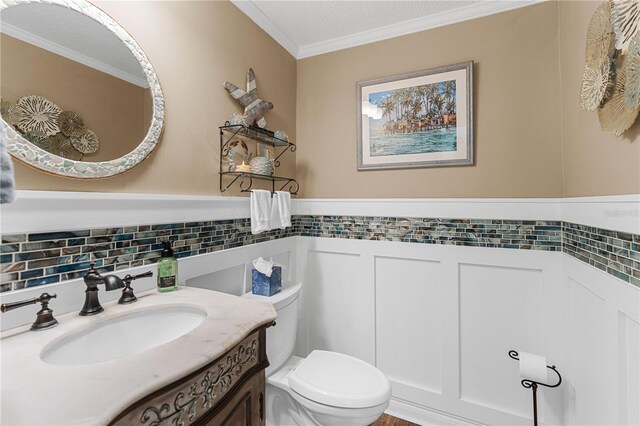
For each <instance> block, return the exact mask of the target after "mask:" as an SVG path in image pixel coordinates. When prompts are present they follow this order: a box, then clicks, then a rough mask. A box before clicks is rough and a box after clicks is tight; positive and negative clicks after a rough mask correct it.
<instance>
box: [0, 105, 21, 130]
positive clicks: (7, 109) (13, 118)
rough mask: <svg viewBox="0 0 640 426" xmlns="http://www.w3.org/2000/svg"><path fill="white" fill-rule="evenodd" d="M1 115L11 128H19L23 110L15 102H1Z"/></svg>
mask: <svg viewBox="0 0 640 426" xmlns="http://www.w3.org/2000/svg"><path fill="white" fill-rule="evenodd" d="M0 114H1V115H2V118H3V119H4V121H6V122H7V123H8V124H9V125H11V126H17V125H18V123H19V122H20V119H21V118H22V110H21V109H20V108H19V107H18V105H17V104H15V103H13V102H7V101H2V102H0Z"/></svg>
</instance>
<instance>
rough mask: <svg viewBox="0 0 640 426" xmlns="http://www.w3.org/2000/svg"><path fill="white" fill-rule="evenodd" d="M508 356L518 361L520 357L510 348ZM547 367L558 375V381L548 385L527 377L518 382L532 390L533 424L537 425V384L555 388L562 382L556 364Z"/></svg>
mask: <svg viewBox="0 0 640 426" xmlns="http://www.w3.org/2000/svg"><path fill="white" fill-rule="evenodd" d="M509 357H511V358H512V359H515V360H516V361H520V358H518V351H514V350H510V351H509ZM547 368H548V369H549V370H553V372H554V373H556V374H557V375H558V383H556V384H555V385H548V384H546V383H540V382H536V381H534V380H529V379H522V380H521V381H520V383H522V386H524V387H525V388H527V389H531V391H532V392H533V425H534V426H538V398H537V395H536V392H537V391H538V385H540V386H546V387H548V388H557V387H558V386H560V383H562V376H561V375H560V372H558V370H556V366H555V365H551V366H549V365H547Z"/></svg>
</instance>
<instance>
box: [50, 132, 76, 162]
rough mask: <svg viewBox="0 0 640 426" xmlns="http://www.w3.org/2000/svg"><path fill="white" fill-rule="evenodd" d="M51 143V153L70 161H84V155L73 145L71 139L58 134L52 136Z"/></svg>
mask: <svg viewBox="0 0 640 426" xmlns="http://www.w3.org/2000/svg"><path fill="white" fill-rule="evenodd" d="M49 140H50V141H51V148H50V152H51V153H52V154H54V155H57V156H59V157H62V158H68V159H69V160H75V161H80V160H82V153H81V152H80V151H78V150H77V149H75V148H74V147H73V145H72V144H71V139H69V138H68V137H67V136H65V135H63V134H62V133H58V134H56V135H54V136H50V137H49Z"/></svg>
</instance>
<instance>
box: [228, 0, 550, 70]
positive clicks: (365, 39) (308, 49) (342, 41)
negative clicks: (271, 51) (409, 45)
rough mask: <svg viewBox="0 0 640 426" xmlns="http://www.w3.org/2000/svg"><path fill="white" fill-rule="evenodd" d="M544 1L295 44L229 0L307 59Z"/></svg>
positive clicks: (514, 0)
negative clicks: (316, 41)
mask: <svg viewBox="0 0 640 426" xmlns="http://www.w3.org/2000/svg"><path fill="white" fill-rule="evenodd" d="M544 1H548V0H511V1H507V0H500V1H483V2H477V3H475V4H473V5H472V6H469V7H464V8H460V9H454V10H451V11H446V12H442V13H438V14H434V15H430V16H424V17H420V18H416V19H411V20H408V21H403V22H398V23H397V24H392V25H387V26H384V27H380V28H375V29H372V30H369V31H363V32H360V33H356V34H350V35H348V36H344V37H337V38H333V39H330V40H325V41H322V42H318V43H312V44H306V45H303V46H299V45H298V44H297V43H296V42H295V41H294V40H292V39H291V38H290V37H289V36H288V35H287V34H286V33H285V32H284V31H282V30H281V29H280V28H279V27H278V26H277V25H276V24H275V23H274V22H273V21H272V20H271V19H270V18H269V17H268V16H267V15H265V14H264V13H263V12H262V10H260V9H259V8H258V7H256V6H255V4H254V2H253V1H251V0H231V2H232V3H233V4H234V5H235V6H236V7H237V8H238V9H240V10H241V11H242V12H243V13H244V14H245V15H247V16H248V17H249V18H250V19H251V20H252V21H253V22H255V23H256V24H257V25H258V26H259V27H260V28H262V29H263V30H264V31H265V32H266V33H267V34H269V35H270V36H271V37H272V38H273V39H274V40H275V41H277V42H278V43H279V44H280V45H281V46H282V47H284V48H285V49H286V50H287V51H288V52H289V53H291V55H293V57H295V58H296V59H303V58H308V57H311V56H316V55H321V54H323V53H329V52H334V51H336V50H342V49H348V48H350V47H355V46H361V45H363V44H368V43H374V42H376V41H381V40H386V39H390V38H393V37H399V36H402V35H406V34H412V33H416V32H420V31H425V30H429V29H432V28H438V27H442V26H445V25H451V24H456V23H458V22H464V21H468V20H471V19H476V18H482V17H484V16H488V15H493V14H496V13H501V12H506V11H509V10H514V9H519V8H521V7H526V6H532V5H534V4H538V3H542V2H544Z"/></svg>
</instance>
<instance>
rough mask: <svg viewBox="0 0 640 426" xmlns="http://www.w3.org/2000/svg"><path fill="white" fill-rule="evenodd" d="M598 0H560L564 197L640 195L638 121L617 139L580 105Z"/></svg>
mask: <svg viewBox="0 0 640 426" xmlns="http://www.w3.org/2000/svg"><path fill="white" fill-rule="evenodd" d="M599 4H600V2H593V1H562V2H560V7H559V8H560V10H559V12H560V13H559V15H560V65H561V74H562V117H563V163H564V164H563V166H564V167H563V169H564V195H565V196H567V197H578V196H588V195H619V194H638V193H640V119H638V120H637V121H636V123H635V124H634V125H633V127H632V128H631V129H629V130H628V131H627V132H625V133H624V134H623V135H622V136H621V137H619V138H616V137H615V136H613V135H610V134H607V133H605V132H604V131H603V130H602V129H601V128H600V123H599V121H598V114H597V113H596V112H586V111H583V110H582V108H581V107H580V84H581V79H582V72H583V70H584V49H585V38H586V34H587V26H588V25H589V20H590V19H591V15H592V14H593V12H594V11H595V9H596V7H598V5H599Z"/></svg>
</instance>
